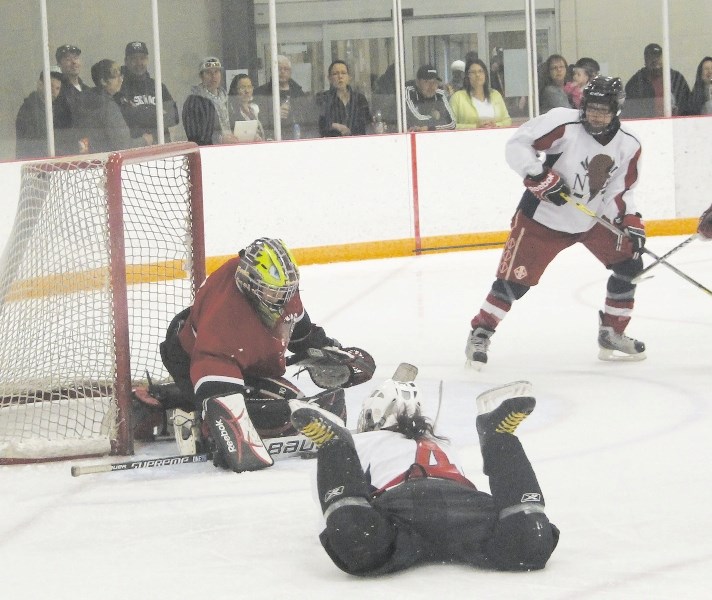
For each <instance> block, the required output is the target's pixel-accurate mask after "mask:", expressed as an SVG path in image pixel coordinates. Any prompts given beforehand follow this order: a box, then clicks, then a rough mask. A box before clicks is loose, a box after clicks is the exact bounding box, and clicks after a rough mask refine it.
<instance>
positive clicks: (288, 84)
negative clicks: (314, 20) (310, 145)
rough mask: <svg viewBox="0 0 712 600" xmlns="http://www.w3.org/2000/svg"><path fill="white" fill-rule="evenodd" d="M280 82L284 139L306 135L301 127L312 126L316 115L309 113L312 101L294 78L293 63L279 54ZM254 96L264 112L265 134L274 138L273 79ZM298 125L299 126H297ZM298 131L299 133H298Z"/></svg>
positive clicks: (280, 114) (278, 69)
mask: <svg viewBox="0 0 712 600" xmlns="http://www.w3.org/2000/svg"><path fill="white" fill-rule="evenodd" d="M277 72H278V84H279V118H280V123H281V127H282V139H283V140H292V139H295V138H297V137H306V136H305V135H304V134H305V132H303V131H302V130H301V129H302V127H303V126H304V125H307V127H309V126H311V127H313V124H314V123H313V121H314V117H313V116H312V117H311V118H310V116H309V110H308V105H309V103H310V102H309V100H308V96H307V94H305V93H304V90H303V89H302V86H301V85H299V84H298V83H297V82H296V81H294V79H292V62H291V61H290V60H289V58H287V57H286V56H281V55H280V56H278V57H277ZM255 99H256V101H257V104H258V105H259V107H260V111H261V112H262V120H263V121H264V125H265V128H266V133H267V135H268V136H270V137H274V116H273V115H274V111H273V109H272V80H271V79H270V80H269V81H268V82H267V83H265V84H264V85H261V86H259V87H258V88H257V89H256V90H255ZM295 125H299V128H298V129H297V128H295ZM295 134H296V135H295Z"/></svg>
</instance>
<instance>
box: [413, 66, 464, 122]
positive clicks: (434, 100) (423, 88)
mask: <svg viewBox="0 0 712 600" xmlns="http://www.w3.org/2000/svg"><path fill="white" fill-rule="evenodd" d="M441 81H442V80H441V79H440V75H438V72H437V70H436V69H435V67H433V66H432V65H423V66H422V67H420V68H419V69H418V72H417V74H416V76H415V83H410V84H409V85H407V86H406V87H405V106H406V108H407V109H408V112H407V114H406V121H407V128H408V131H435V130H436V129H437V130H440V129H455V118H454V117H453V114H452V109H451V108H450V103H449V102H448V101H447V96H446V95H445V91H444V90H442V89H440V87H439V86H440V83H441Z"/></svg>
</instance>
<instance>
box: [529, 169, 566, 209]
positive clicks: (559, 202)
mask: <svg viewBox="0 0 712 600" xmlns="http://www.w3.org/2000/svg"><path fill="white" fill-rule="evenodd" d="M524 185H525V186H526V187H527V189H528V190H529V191H530V192H531V193H532V194H534V195H535V196H536V197H537V198H538V199H539V200H542V201H543V202H550V203H552V204H556V206H563V205H564V204H566V200H565V198H564V196H568V195H569V194H571V190H570V189H569V186H568V185H566V183H564V181H563V180H562V179H561V177H560V176H559V174H558V173H557V172H556V171H552V170H551V169H549V167H544V170H543V171H542V172H541V173H539V175H527V176H526V177H525V178H524Z"/></svg>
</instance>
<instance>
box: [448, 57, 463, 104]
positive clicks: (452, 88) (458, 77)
mask: <svg viewBox="0 0 712 600" xmlns="http://www.w3.org/2000/svg"><path fill="white" fill-rule="evenodd" d="M464 81H465V61H464V60H454V61H452V64H451V65H450V82H449V83H448V84H447V85H446V86H445V93H446V94H447V97H448V98H449V97H450V96H452V95H453V94H454V93H455V92H459V91H460V90H461V89H462V86H463V84H464Z"/></svg>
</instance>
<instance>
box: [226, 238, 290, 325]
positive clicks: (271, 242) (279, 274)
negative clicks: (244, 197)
mask: <svg viewBox="0 0 712 600" xmlns="http://www.w3.org/2000/svg"><path fill="white" fill-rule="evenodd" d="M235 283H236V285H237V287H238V288H239V289H240V290H242V291H243V292H244V293H245V294H246V295H247V296H249V297H250V298H251V299H253V300H254V301H255V302H257V303H258V308H259V307H262V308H264V309H265V310H266V311H267V313H269V314H271V315H272V316H279V315H281V314H282V311H283V310H284V307H285V305H286V304H287V303H288V302H289V301H290V300H291V299H292V298H293V297H294V295H295V294H296V293H297V290H298V289H299V269H298V268H297V264H296V262H295V260H294V257H293V256H292V253H291V252H290V251H289V250H288V249H287V247H286V246H285V245H284V242H282V240H275V239H270V238H260V239H258V240H255V241H254V242H252V243H251V244H250V245H249V246H247V248H245V250H244V253H243V254H241V256H240V261H239V262H238V265H237V269H236V271H235Z"/></svg>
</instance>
